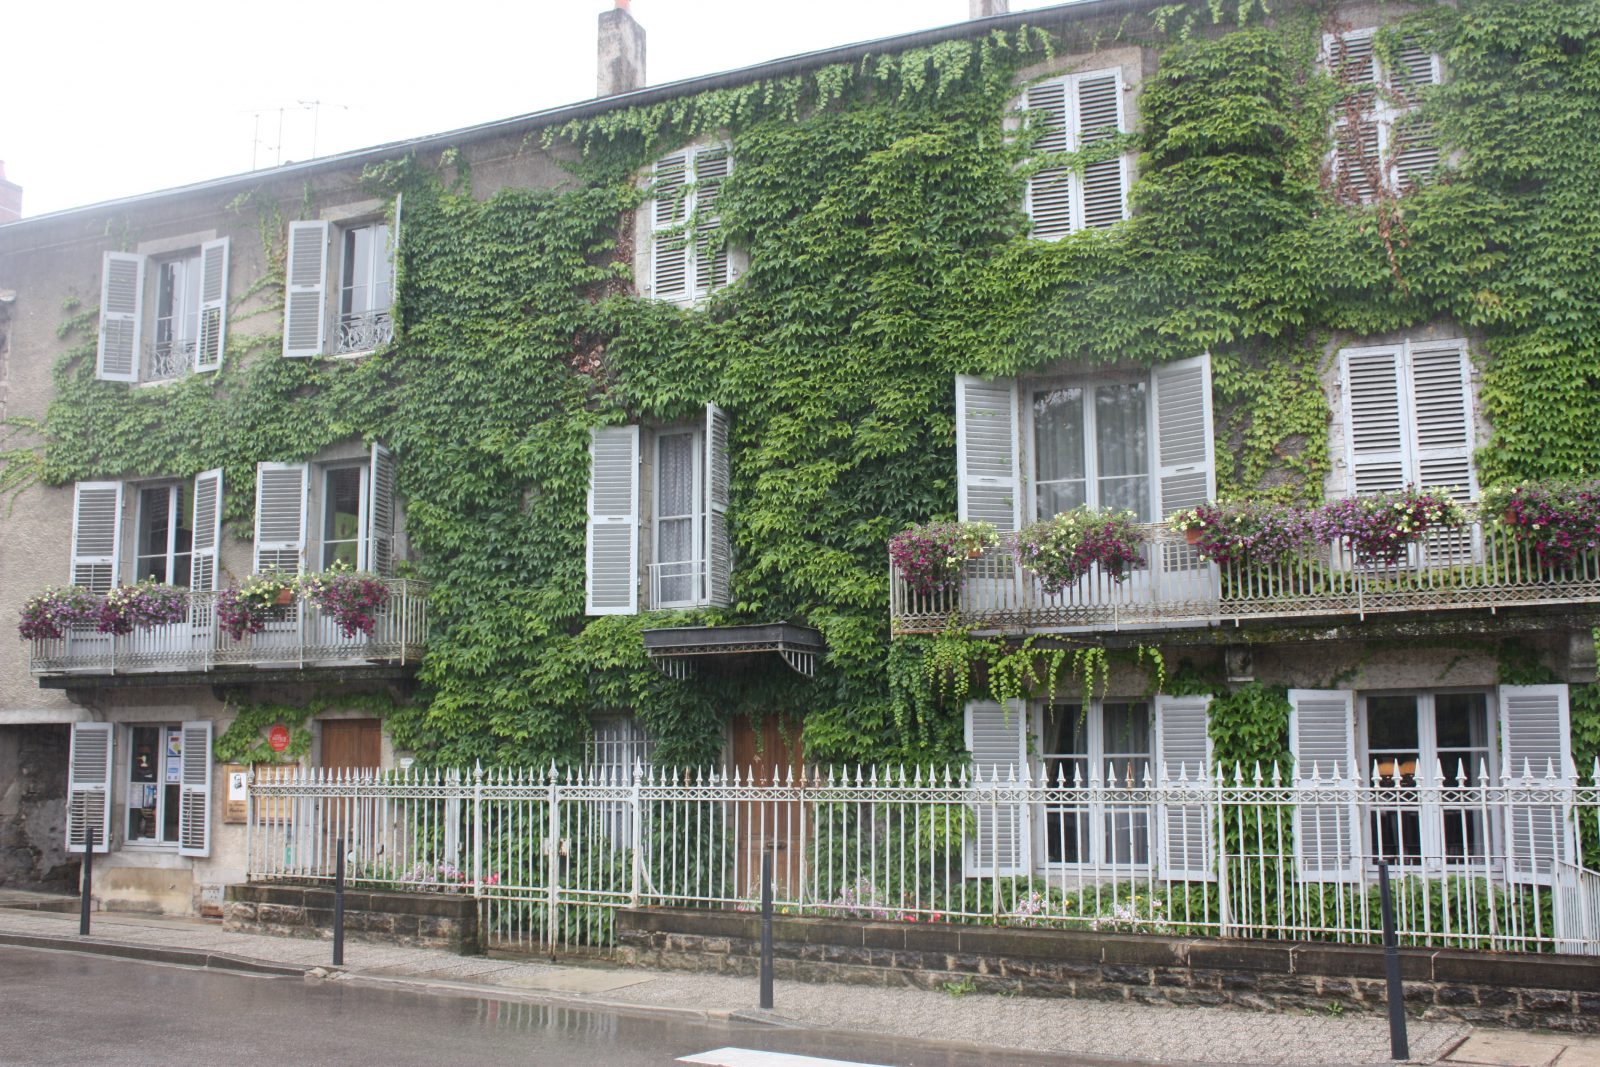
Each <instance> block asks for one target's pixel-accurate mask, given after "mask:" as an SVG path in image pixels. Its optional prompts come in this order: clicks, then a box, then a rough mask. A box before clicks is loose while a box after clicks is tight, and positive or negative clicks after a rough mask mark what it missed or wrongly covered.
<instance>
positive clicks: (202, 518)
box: [189, 467, 222, 593]
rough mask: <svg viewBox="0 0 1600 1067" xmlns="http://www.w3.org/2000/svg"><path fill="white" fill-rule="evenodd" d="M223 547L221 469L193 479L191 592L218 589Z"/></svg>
mask: <svg viewBox="0 0 1600 1067" xmlns="http://www.w3.org/2000/svg"><path fill="white" fill-rule="evenodd" d="M221 543H222V468H221V467H218V468H216V469H215V470H209V471H205V472H203V473H201V474H197V475H195V476H194V554H193V555H192V556H191V557H190V562H189V588H190V589H192V590H193V591H195V592H197V593H207V592H210V591H212V590H214V589H216V587H217V548H218V546H219V545H220V544H221Z"/></svg>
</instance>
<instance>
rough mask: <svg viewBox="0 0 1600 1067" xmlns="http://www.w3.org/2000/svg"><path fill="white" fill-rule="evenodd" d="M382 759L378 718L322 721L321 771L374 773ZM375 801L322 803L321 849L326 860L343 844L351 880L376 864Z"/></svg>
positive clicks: (347, 799)
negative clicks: (326, 857) (350, 865)
mask: <svg viewBox="0 0 1600 1067" xmlns="http://www.w3.org/2000/svg"><path fill="white" fill-rule="evenodd" d="M382 760H383V721H382V720H381V719H324V720H323V721H322V768H323V770H326V771H333V772H334V773H336V774H337V773H340V772H344V771H350V772H355V773H369V774H370V773H376V772H377V771H378V769H379V766H380V764H381V763H382ZM378 827H379V819H378V810H377V802H376V801H375V800H373V799H372V798H370V797H365V798H358V797H330V798H328V799H327V800H325V801H323V808H322V833H323V836H324V838H325V841H324V842H323V848H324V849H326V854H327V855H328V856H329V857H333V856H336V855H337V854H338V848H337V842H339V841H343V842H344V843H345V846H344V847H345V849H346V851H347V852H349V853H350V854H351V857H352V867H351V870H350V876H351V877H361V876H362V875H364V874H370V873H373V872H370V871H368V868H369V867H371V866H372V865H374V864H380V863H381V862H382V859H381V850H380V848H379V842H378V840H377V838H378V836H379V829H378Z"/></svg>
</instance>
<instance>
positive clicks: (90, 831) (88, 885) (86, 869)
mask: <svg viewBox="0 0 1600 1067" xmlns="http://www.w3.org/2000/svg"><path fill="white" fill-rule="evenodd" d="M83 821H84V827H83V879H82V881H83V901H82V903H81V904H80V906H79V911H78V936H79V937H88V936H89V894H90V892H91V891H92V890H93V889H94V824H93V823H91V822H89V818H88V812H84V820H83Z"/></svg>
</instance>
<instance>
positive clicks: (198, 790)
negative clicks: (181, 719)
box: [178, 719, 211, 856]
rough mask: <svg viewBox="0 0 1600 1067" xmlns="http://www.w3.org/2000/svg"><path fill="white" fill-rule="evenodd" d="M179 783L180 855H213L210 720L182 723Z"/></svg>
mask: <svg viewBox="0 0 1600 1067" xmlns="http://www.w3.org/2000/svg"><path fill="white" fill-rule="evenodd" d="M179 766H180V768H181V769H180V772H179V783H178V855H180V856H209V855H211V720H210V719H201V720H199V721H197V722H186V723H184V724H183V755H182V757H181V762H180V764H179Z"/></svg>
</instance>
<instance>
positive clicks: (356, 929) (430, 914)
mask: <svg viewBox="0 0 1600 1067" xmlns="http://www.w3.org/2000/svg"><path fill="white" fill-rule="evenodd" d="M222 926H223V929H225V930H241V931H246V932H249V933H258V934H274V935H277V936H279V937H316V938H324V939H327V938H332V937H333V890H332V889H327V888H323V887H319V886H297V885H266V884H260V883H250V884H245V885H230V886H228V888H227V890H226V893H225V895H224V902H223V921H222ZM344 933H345V937H347V938H350V939H352V940H359V941H372V942H377V943H380V944H387V945H407V946H413V947H418V948H443V949H449V950H450V951H451V952H456V953H459V954H461V955H463V956H470V955H476V954H477V953H478V952H480V951H481V948H480V946H479V941H478V902H477V899H476V898H475V897H469V896H458V895H449V894H442V893H441V894H429V893H370V892H365V891H360V890H346V891H345V894H344Z"/></svg>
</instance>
